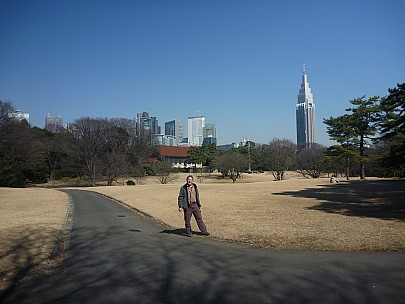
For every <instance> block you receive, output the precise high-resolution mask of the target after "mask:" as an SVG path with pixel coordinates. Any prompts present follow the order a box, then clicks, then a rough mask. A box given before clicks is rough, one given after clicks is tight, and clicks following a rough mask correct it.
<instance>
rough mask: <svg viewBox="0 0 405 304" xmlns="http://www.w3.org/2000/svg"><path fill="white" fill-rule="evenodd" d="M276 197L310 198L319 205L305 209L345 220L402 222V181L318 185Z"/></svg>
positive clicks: (404, 200)
mask: <svg viewBox="0 0 405 304" xmlns="http://www.w3.org/2000/svg"><path fill="white" fill-rule="evenodd" d="M320 186H321V188H309V189H302V190H298V191H285V192H280V193H275V195H285V196H292V197H300V198H301V197H305V198H312V199H315V200H317V201H319V203H318V204H317V205H314V206H311V207H308V209H310V210H319V211H323V212H328V213H336V214H342V215H346V216H357V217H370V218H378V219H383V220H400V221H405V181H401V180H377V181H376V180H365V181H360V180H357V181H344V182H341V183H340V184H330V185H326V186H325V185H320Z"/></svg>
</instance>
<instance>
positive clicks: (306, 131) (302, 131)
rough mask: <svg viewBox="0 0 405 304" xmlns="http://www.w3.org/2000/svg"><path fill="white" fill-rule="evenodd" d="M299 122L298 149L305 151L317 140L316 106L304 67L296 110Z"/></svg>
mask: <svg viewBox="0 0 405 304" xmlns="http://www.w3.org/2000/svg"><path fill="white" fill-rule="evenodd" d="M295 115H296V122H297V147H298V149H299V150H300V149H305V148H308V147H310V146H311V145H313V144H314V143H315V142H316V140H315V104H314V100H313V96H312V93H311V88H310V87H309V83H308V77H307V73H306V70H305V65H304V67H303V74H302V82H301V88H300V90H299V94H298V102H297V105H296V109H295Z"/></svg>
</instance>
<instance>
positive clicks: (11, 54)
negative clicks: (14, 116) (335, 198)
mask: <svg viewBox="0 0 405 304" xmlns="http://www.w3.org/2000/svg"><path fill="white" fill-rule="evenodd" d="M303 64H305V65H306V69H307V74H308V80H309V83H310V86H311V89H312V93H313V94H314V102H315V104H316V116H317V122H316V126H317V141H318V142H319V143H321V144H324V145H329V144H331V142H330V141H329V140H328V136H327V134H326V127H325V125H324V124H323V118H328V117H330V116H338V115H342V114H343V113H344V109H345V108H347V107H349V100H350V99H354V98H357V97H361V96H363V95H366V97H370V96H374V95H382V96H385V95H387V94H388V91H387V90H388V88H392V87H395V86H396V85H397V83H402V82H404V81H405V0H339V1H324V0H319V1H311V0H307V1H302V0H297V1H293V0H285V1H270V0H268V1H265V0H249V1H248V0H245V1H240V0H229V1H227V0H223V1H221V0H205V1H201V0H200V1H197V0H195V1H194V0H184V1H176V0H160V1H159V0H131V1H129V0H128V1H124V0H118V1H113V0H111V1H106V0H104V1H103V0H94V1H92V0H63V1H62V0H59V1H58V0H48V1H45V0H32V1H30V0H25V1H23V0H0V97H1V98H3V99H7V100H9V101H11V102H12V103H13V105H14V106H15V107H16V108H18V109H21V110H22V111H24V112H27V113H29V114H30V123H31V125H35V126H39V127H44V122H45V117H46V116H47V114H48V113H50V114H51V116H56V115H58V114H60V115H62V117H63V119H64V123H68V122H73V121H74V120H75V119H78V118H80V117H84V116H90V117H94V118H96V117H108V118H121V117H122V118H131V119H132V118H134V117H136V113H138V112H144V111H145V112H149V113H150V114H151V115H152V116H156V117H157V119H158V120H159V124H160V125H161V126H162V130H164V123H165V122H167V121H169V120H173V119H180V120H183V121H184V124H185V126H186V125H187V117H188V116H195V115H197V114H198V113H200V114H201V115H204V116H205V117H206V122H208V123H214V124H215V125H216V127H217V136H218V142H219V144H227V143H232V142H239V141H240V139H241V138H246V137H247V138H249V139H251V140H253V141H255V142H259V143H268V142H269V141H270V140H271V139H272V138H274V137H278V138H288V139H291V140H293V141H294V142H295V141H296V131H295V128H296V126H295V105H296V103H297V95H298V90H299V87H300V83H301V76H302V65H303Z"/></svg>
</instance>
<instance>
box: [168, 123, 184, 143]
mask: <svg viewBox="0 0 405 304" xmlns="http://www.w3.org/2000/svg"><path fill="white" fill-rule="evenodd" d="M165 135H171V136H174V137H175V138H176V144H179V143H181V142H182V141H183V137H184V134H183V122H182V121H181V120H172V121H168V122H166V123H165Z"/></svg>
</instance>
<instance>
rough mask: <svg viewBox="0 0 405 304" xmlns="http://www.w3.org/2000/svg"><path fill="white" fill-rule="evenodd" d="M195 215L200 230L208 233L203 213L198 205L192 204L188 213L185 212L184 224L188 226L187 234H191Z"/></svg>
mask: <svg viewBox="0 0 405 304" xmlns="http://www.w3.org/2000/svg"><path fill="white" fill-rule="evenodd" d="M193 214H194V218H195V220H196V222H197V225H198V228H199V229H200V231H201V232H202V233H206V232H207V228H206V227H205V224H204V221H203V219H202V216H201V211H200V209H199V208H198V205H197V204H191V205H190V206H189V207H188V209H187V211H184V222H185V225H186V233H187V234H191V233H192V231H191V216H192V215H193Z"/></svg>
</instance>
